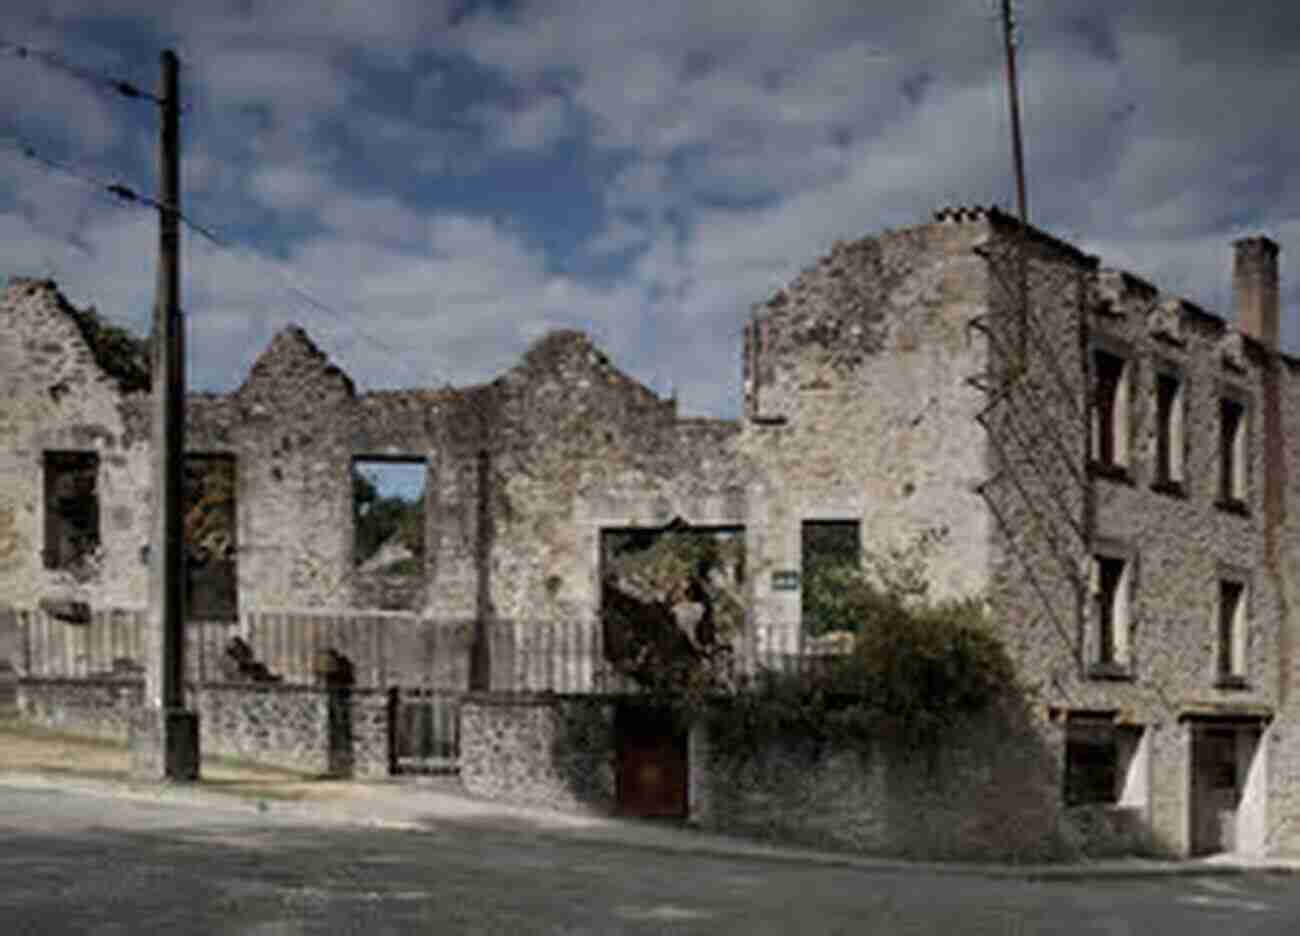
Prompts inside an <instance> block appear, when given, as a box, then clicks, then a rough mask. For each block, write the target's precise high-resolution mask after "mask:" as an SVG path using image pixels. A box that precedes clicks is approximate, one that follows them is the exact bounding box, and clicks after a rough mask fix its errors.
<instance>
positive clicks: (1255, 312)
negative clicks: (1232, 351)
mask: <svg viewBox="0 0 1300 936" xmlns="http://www.w3.org/2000/svg"><path fill="white" fill-rule="evenodd" d="M1232 246H1233V250H1234V254H1233V261H1232V298H1233V303H1234V304H1235V306H1236V310H1237V328H1238V329H1240V330H1241V332H1242V333H1243V334H1245V335H1249V336H1250V337H1251V338H1254V339H1255V340H1256V341H1258V342H1259V343H1260V344H1262V345H1264V347H1266V348H1269V349H1270V350H1273V351H1276V350H1277V343H1278V333H1277V244H1275V243H1274V242H1273V241H1271V240H1269V239H1268V238H1267V237H1263V236H1262V235H1261V236H1259V237H1243V238H1241V240H1237V241H1233V243H1232Z"/></svg>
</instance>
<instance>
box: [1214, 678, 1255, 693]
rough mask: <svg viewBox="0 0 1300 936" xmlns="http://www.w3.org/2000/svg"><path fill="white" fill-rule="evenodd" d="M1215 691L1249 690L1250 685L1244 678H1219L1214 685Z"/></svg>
mask: <svg viewBox="0 0 1300 936" xmlns="http://www.w3.org/2000/svg"><path fill="white" fill-rule="evenodd" d="M1214 688H1215V689H1233V690H1242V689H1249V688H1250V683H1248V682H1246V677H1245V676H1220V677H1219V678H1218V679H1217V680H1215V683H1214Z"/></svg>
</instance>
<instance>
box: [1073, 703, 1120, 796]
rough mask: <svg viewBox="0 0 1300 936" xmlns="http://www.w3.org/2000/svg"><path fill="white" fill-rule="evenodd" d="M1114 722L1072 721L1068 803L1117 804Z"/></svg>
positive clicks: (1117, 776) (1117, 764)
mask: <svg viewBox="0 0 1300 936" xmlns="http://www.w3.org/2000/svg"><path fill="white" fill-rule="evenodd" d="M1115 742H1116V738H1115V725H1114V722H1113V720H1104V719H1094V718H1071V719H1070V720H1069V722H1068V723H1067V725H1066V733H1065V804H1066V805H1067V806H1086V805H1091V804H1103V803H1115V802H1117V801H1118V798H1119V797H1118V791H1119V776H1120V764H1119V750H1118V746H1117V745H1116V743H1115Z"/></svg>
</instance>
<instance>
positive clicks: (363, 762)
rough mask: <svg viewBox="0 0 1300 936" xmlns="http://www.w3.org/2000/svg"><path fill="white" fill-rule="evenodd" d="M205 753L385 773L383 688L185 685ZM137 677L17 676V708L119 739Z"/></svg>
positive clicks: (138, 695) (40, 719) (343, 772)
mask: <svg viewBox="0 0 1300 936" xmlns="http://www.w3.org/2000/svg"><path fill="white" fill-rule="evenodd" d="M187 702H188V705H189V706H190V708H192V709H193V710H195V711H196V712H197V713H198V716H199V745H200V751H201V752H202V753H204V754H218V755H224V756H228V757H239V758H243V759H245V760H249V761H253V762H255V763H259V764H266V765H268V766H274V767H284V768H288V769H291V770H301V771H307V772H310V773H317V774H332V775H336V776H358V777H384V776H387V775H388V774H389V772H390V766H391V762H392V761H391V758H392V755H391V740H390V739H391V730H390V728H389V723H390V719H391V705H390V702H389V693H388V692H387V691H384V690H366V689H353V690H336V691H331V690H325V689H320V688H315V687H309V686H285V685H280V684H255V685H250V684H247V683H229V684H208V685H204V686H201V687H194V686H191V687H189V688H188V689H187ZM143 704H144V681H143V680H141V679H138V678H128V679H110V678H101V679H37V678H26V679H21V680H19V682H18V710H19V714H20V715H21V717H22V718H23V719H25V720H27V721H30V722H32V723H35V724H39V725H44V726H46V727H49V728H57V729H60V730H63V731H68V732H72V733H76V734H85V735H92V736H95V737H102V738H111V739H115V740H122V741H125V740H126V739H127V737H128V730H129V726H130V720H131V713H132V712H133V711H135V710H136V709H138V708H139V707H140V706H141V705H143Z"/></svg>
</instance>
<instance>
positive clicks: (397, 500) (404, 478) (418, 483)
mask: <svg viewBox="0 0 1300 936" xmlns="http://www.w3.org/2000/svg"><path fill="white" fill-rule="evenodd" d="M428 473H429V472H428V465H427V464H426V463H425V460H424V459H423V458H409V457H407V458H402V457H380V456H376V457H373V458H358V459H355V460H354V461H353V462H352V523H353V526H352V530H353V539H352V557H353V564H354V565H355V566H356V568H357V571H359V572H362V573H372V574H377V575H383V576H407V577H416V576H421V575H423V574H424V528H425V520H424V500H425V498H424V494H425V487H426V482H427V479H428Z"/></svg>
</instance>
